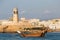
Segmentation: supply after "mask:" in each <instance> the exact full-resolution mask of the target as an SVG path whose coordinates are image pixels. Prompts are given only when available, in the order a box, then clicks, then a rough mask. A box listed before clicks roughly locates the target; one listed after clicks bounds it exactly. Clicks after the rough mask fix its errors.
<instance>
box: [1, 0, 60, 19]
mask: <svg viewBox="0 0 60 40" xmlns="http://www.w3.org/2000/svg"><path fill="white" fill-rule="evenodd" d="M14 7H17V8H18V9H19V17H20V18H21V17H23V16H24V17H26V18H39V19H41V20H43V19H45V20H46V19H53V18H60V0H0V19H8V18H9V17H11V16H12V13H13V12H12V9H13V8H14Z"/></svg>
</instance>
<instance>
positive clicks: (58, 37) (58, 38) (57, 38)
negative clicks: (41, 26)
mask: <svg viewBox="0 0 60 40" xmlns="http://www.w3.org/2000/svg"><path fill="white" fill-rule="evenodd" d="M0 40H60V32H58V33H57V32H50V33H47V34H46V35H45V36H44V37H22V36H20V35H19V34H18V33H0Z"/></svg>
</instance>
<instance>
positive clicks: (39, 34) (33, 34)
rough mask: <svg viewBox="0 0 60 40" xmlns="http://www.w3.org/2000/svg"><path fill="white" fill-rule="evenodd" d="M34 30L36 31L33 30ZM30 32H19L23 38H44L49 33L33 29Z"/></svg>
mask: <svg viewBox="0 0 60 40" xmlns="http://www.w3.org/2000/svg"><path fill="white" fill-rule="evenodd" d="M32 29H34V30H32ZM32 29H31V30H30V31H21V32H20V31H17V32H18V33H19V34H20V35H21V36H23V37H44V36H45V33H47V30H42V29H40V30H39V29H38V30H35V29H36V28H32Z"/></svg>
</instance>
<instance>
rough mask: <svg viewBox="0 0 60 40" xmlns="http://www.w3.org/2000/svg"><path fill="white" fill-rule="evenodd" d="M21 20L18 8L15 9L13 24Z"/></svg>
mask: <svg viewBox="0 0 60 40" xmlns="http://www.w3.org/2000/svg"><path fill="white" fill-rule="evenodd" d="M18 21H19V19H18V9H17V8H14V9H13V22H18Z"/></svg>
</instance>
